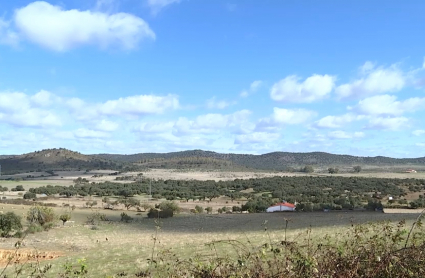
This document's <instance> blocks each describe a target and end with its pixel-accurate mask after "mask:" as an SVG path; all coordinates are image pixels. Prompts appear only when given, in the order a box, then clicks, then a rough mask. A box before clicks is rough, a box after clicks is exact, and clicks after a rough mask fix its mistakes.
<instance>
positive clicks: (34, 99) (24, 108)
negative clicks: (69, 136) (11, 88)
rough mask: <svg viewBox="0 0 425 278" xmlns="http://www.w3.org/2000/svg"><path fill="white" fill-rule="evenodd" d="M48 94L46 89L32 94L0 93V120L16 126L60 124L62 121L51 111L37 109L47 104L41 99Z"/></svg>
mask: <svg viewBox="0 0 425 278" xmlns="http://www.w3.org/2000/svg"><path fill="white" fill-rule="evenodd" d="M49 94H50V93H49V92H46V91H41V92H39V93H37V94H35V95H33V96H29V95H27V94H24V93H20V92H3V93H0V122H4V123H7V124H10V125H13V126H17V127H41V128H43V127H49V126H60V125H61V124H62V122H61V120H60V118H59V117H58V116H57V115H56V114H55V113H54V112H53V111H51V110H48V109H39V106H46V105H47V103H43V102H41V100H42V99H43V98H45V97H46V96H47V95H49Z"/></svg>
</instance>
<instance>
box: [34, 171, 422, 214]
mask: <svg viewBox="0 0 425 278" xmlns="http://www.w3.org/2000/svg"><path fill="white" fill-rule="evenodd" d="M424 185H425V181H424V180H418V179H380V178H364V177H339V176H323V177H316V176H304V177H270V178H261V179H247V180H243V179H235V180H233V181H218V182H216V181H211V180H210V181H195V180H188V181H182V180H155V181H154V180H152V181H149V180H147V179H145V180H142V181H138V182H133V183H126V184H122V183H115V182H104V183H79V184H75V185H72V186H69V187H65V186H51V185H48V186H45V187H38V188H31V189H30V190H29V191H30V192H31V193H36V194H42V193H44V194H46V195H54V194H58V195H61V196H66V197H71V196H77V195H79V196H88V195H89V196H119V197H123V198H124V199H123V200H127V198H130V197H132V196H135V195H141V194H149V192H150V189H149V188H150V186H151V190H152V195H153V197H154V198H166V199H168V200H191V199H198V200H209V201H211V200H213V199H214V198H217V197H219V196H227V197H229V198H231V200H232V201H234V200H238V199H241V198H247V199H248V203H247V204H246V205H245V209H246V210H251V211H262V210H264V208H265V207H267V206H268V205H270V204H271V203H273V202H276V201H279V200H286V201H288V202H298V203H299V204H300V207H302V206H303V205H304V206H305V209H306V210H309V209H310V208H311V209H312V210H315V209H322V208H329V209H352V208H355V207H360V206H363V205H364V204H367V203H368V201H369V200H370V198H373V197H374V198H375V199H377V198H378V196H379V197H380V198H381V196H393V197H394V198H395V199H400V198H401V197H403V196H404V195H405V194H406V192H405V191H404V190H403V189H402V188H406V189H409V188H411V189H412V190H422V189H424V188H425V186H424ZM248 188H250V189H252V190H253V192H252V193H246V191H245V190H246V189H248ZM258 196H261V197H260V199H261V200H260V199H258ZM127 202H128V203H129V205H131V204H130V200H127ZM254 203H255V204H254Z"/></svg>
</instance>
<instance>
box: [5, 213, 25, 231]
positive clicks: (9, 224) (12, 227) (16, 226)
mask: <svg viewBox="0 0 425 278" xmlns="http://www.w3.org/2000/svg"><path fill="white" fill-rule="evenodd" d="M21 230H22V223H21V217H19V216H18V215H16V214H15V213H13V212H8V213H6V214H0V236H1V237H8V236H14V235H15V234H17V233H19V232H20V231H21Z"/></svg>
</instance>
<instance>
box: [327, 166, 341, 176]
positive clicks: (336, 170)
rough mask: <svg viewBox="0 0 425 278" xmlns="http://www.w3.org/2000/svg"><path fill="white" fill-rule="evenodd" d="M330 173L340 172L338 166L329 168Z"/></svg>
mask: <svg viewBox="0 0 425 278" xmlns="http://www.w3.org/2000/svg"><path fill="white" fill-rule="evenodd" d="M328 172H329V174H337V173H338V172H339V169H338V168H332V167H331V168H328Z"/></svg>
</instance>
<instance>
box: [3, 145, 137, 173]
mask: <svg viewBox="0 0 425 278" xmlns="http://www.w3.org/2000/svg"><path fill="white" fill-rule="evenodd" d="M0 165H1V168H2V174H14V173H19V172H29V171H38V172H41V171H59V170H60V171H64V170H78V169H87V170H92V169H115V170H118V169H123V168H125V166H127V167H129V166H128V163H122V162H116V161H110V160H107V159H104V158H100V157H94V156H89V155H83V154H81V153H78V152H74V151H70V150H67V149H47V150H41V151H36V152H32V153H27V154H22V155H15V156H4V157H0Z"/></svg>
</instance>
